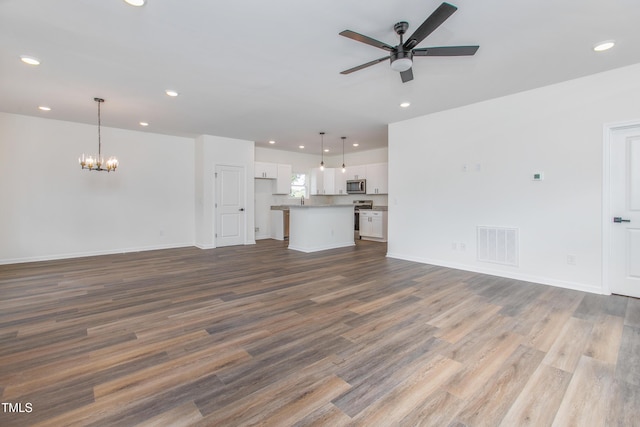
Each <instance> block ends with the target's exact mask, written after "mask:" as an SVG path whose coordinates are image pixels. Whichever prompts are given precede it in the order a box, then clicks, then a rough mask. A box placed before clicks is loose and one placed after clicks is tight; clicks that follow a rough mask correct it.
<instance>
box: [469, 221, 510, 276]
mask: <svg viewBox="0 0 640 427" xmlns="http://www.w3.org/2000/svg"><path fill="white" fill-rule="evenodd" d="M518 234H519V233H518V229H517V228H507V227H486V226H480V225H479V226H478V244H477V247H478V261H483V262H493V263H496V264H504V265H514V266H517V265H518V246H519V236H518Z"/></svg>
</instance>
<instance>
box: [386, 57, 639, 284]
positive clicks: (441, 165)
mask: <svg viewBox="0 0 640 427" xmlns="http://www.w3.org/2000/svg"><path fill="white" fill-rule="evenodd" d="M638 75H640V65H634V66H631V67H625V68H621V69H617V70H614V71H610V72H606V73H602V74H597V75H593V76H589V77H585V78H581V79H577V80H572V81H568V82H564V83H561V84H557V85H553V86H548V87H545V88H542V89H538V90H532V91H528V92H524V93H520V94H516V95H512V96H508V97H504V98H499V99H494V100H490V101H487V102H482V103H478V104H474V105H469V106H466V107H462V108H458V109H454V110H449V111H444V112H441V113H436V114H431V115H428V116H424V117H419V118H416V119H413V120H408V121H404V122H399V123H394V124H391V125H390V127H389V205H390V206H389V244H388V245H389V246H388V252H389V256H391V257H396V258H403V259H408V260H414V261H419V262H425V263H431V264H437V265H443V266H450V267H455V268H461V269H466V270H471V271H479V272H485V273H490V274H496V275H500V276H505V277H513V278H519V279H524V280H529V281H532V282H538V283H546V284H552V285H556V286H562V287H567V288H573V289H581V290H585V291H590V292H596V293H603V292H605V290H603V287H602V230H601V228H602V221H603V219H602V179H603V178H602V170H603V165H602V162H603V154H602V153H603V140H602V139H603V125H604V124H605V123H611V122H620V121H627V120H632V119H638V118H640V102H638V99H640V79H638V77H637V76H638ZM464 165H467V171H466V172H465V171H464ZM534 172H544V177H545V178H544V181H541V182H534V181H533V180H532V175H533V173H534ZM478 225H490V226H508V227H517V228H518V229H519V230H520V264H519V266H518V267H509V266H503V265H499V264H490V263H484V262H479V261H477V259H476V226H478ZM453 243H456V244H457V250H454V249H453V245H452V244H453ZM460 243H464V244H465V246H466V250H465V251H461V250H460V246H459V245H460ZM567 255H574V256H575V259H576V265H569V264H568V263H567Z"/></svg>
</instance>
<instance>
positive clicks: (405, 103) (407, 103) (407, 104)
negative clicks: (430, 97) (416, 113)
mask: <svg viewBox="0 0 640 427" xmlns="http://www.w3.org/2000/svg"><path fill="white" fill-rule="evenodd" d="M409 105H411V103H410V102H403V103H402V104H400V106H401V107H402V108H407V107H408V106H409Z"/></svg>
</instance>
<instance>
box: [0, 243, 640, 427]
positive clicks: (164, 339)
mask: <svg viewBox="0 0 640 427" xmlns="http://www.w3.org/2000/svg"><path fill="white" fill-rule="evenodd" d="M385 251H386V245H385V244H381V243H376V242H366V241H358V242H357V245H356V246H355V247H350V248H341V249H336V250H329V251H323V252H319V253H315V254H304V253H299V252H295V251H290V250H288V249H287V248H286V242H279V241H274V240H262V241H259V242H258V243H257V244H256V245H252V246H244V247H232V248H217V249H211V250H200V249H197V248H179V249H170V250H163V251H150V252H143V253H131V254H122V255H109V256H101V257H88V258H80V259H71V260H61V261H50V262H38V263H28V264H17V265H4V266H0V396H1V400H2V402H3V408H2V411H1V412H0V425H1V426H116V425H117V426H132V425H142V426H249V425H265V426H332V427H335V426H346V425H354V426H391V425H394V426H451V427H453V426H469V427H471V426H536V427H539V426H614V425H615V426H638V425H640V300H637V299H633V298H626V297H621V296H600V295H592V294H586V293H582V292H577V291H571V290H565V289H558V288H553V287H549V286H543V285H537V284H531V283H525V282H518V281H515V280H509V279H504V278H499V277H492V276H486V275H481V274H474V273H469V272H464V271H458V270H451V269H446V268H441V267H435V266H430V265H424V264H417V263H412V262H408V261H402V260H394V259H388V258H386V257H385ZM27 403H28V404H29V405H27ZM18 404H20V405H18ZM28 408H30V411H28V410H27V409H28ZM20 410H22V412H20Z"/></svg>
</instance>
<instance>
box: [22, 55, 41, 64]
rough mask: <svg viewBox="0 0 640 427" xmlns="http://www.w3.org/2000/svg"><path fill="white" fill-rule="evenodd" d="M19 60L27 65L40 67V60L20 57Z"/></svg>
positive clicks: (31, 57) (24, 56)
mask: <svg viewBox="0 0 640 427" xmlns="http://www.w3.org/2000/svg"><path fill="white" fill-rule="evenodd" d="M20 60H21V61H22V62H24V63H25V64H29V65H40V60H39V59H38V58H34V57H33V56H26V55H20Z"/></svg>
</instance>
